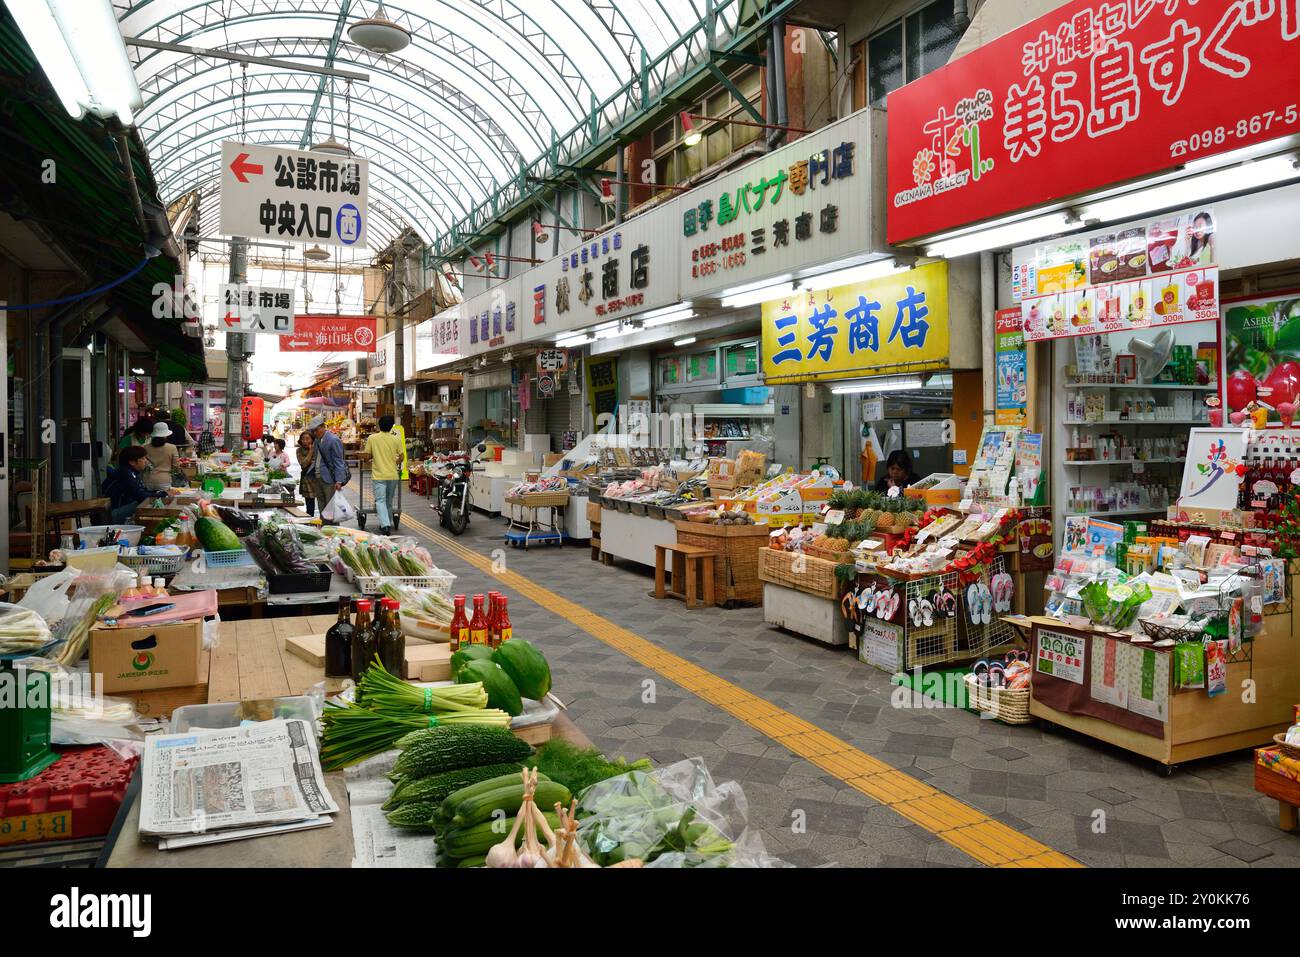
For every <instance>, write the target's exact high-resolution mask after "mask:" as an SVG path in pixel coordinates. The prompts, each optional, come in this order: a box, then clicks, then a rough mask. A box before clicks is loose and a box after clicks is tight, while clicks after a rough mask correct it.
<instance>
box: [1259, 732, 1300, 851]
mask: <svg viewBox="0 0 1300 957" xmlns="http://www.w3.org/2000/svg"><path fill="white" fill-rule="evenodd" d="M1260 750H1266V749H1264V748H1261V749H1260ZM1255 753H1256V755H1257V757H1256V760H1255V790H1256V791H1258V792H1259V793H1260V794H1265V795H1267V796H1269V797H1271V798H1273V800H1275V801H1277V826H1278V827H1280V828H1281V829H1282V830H1284V831H1300V781H1294V780H1292V779H1291V778H1289V777H1287V776H1286V775H1285V774H1278V773H1276V772H1274V771H1270V770H1269V769H1268V768H1266V767H1263V766H1261V765H1260V763H1259V759H1258V754H1259V752H1258V751H1256V752H1255Z"/></svg>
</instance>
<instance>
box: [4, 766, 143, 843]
mask: <svg viewBox="0 0 1300 957" xmlns="http://www.w3.org/2000/svg"><path fill="white" fill-rule="evenodd" d="M61 751H62V754H61V755H60V757H59V760H57V761H55V762H54V764H52V765H50V766H49V767H48V768H46V769H45V770H44V771H42V772H41V773H40V774H38V775H36V776H35V777H33V778H29V779H28V780H26V781H21V782H19V783H18V784H5V785H0V845H3V844H24V843H30V842H33V841H60V840H67V839H70V838H86V837H98V836H99V835H102V834H107V833H108V832H109V830H110V829H111V828H112V826H113V820H114V818H116V817H117V812H118V809H119V808H120V807H121V805H122V798H123V797H124V796H125V795H126V787H127V784H129V783H130V781H131V775H132V773H133V772H134V771H135V766H136V762H137V759H136V758H131V759H130V760H128V761H124V760H122V759H121V758H120V757H118V756H117V754H116V753H115V752H114V751H113V750H112V749H110V748H106V747H104V746H103V745H99V744H97V745H91V746H89V747H78V748H64V749H61Z"/></svg>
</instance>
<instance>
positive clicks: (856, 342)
mask: <svg viewBox="0 0 1300 957" xmlns="http://www.w3.org/2000/svg"><path fill="white" fill-rule="evenodd" d="M762 342H763V376H764V378H765V379H766V381H767V382H768V383H772V382H809V381H816V380H830V379H846V378H854V377H859V376H869V375H880V374H886V373H901V372H921V371H925V370H928V369H943V368H947V366H948V264H947V263H946V262H934V263H928V264H926V265H923V266H917V267H916V268H915V269H909V270H907V271H906V272H901V273H896V274H895V275H892V276H884V277H881V278H879V279H873V280H871V281H869V282H865V283H857V284H854V285H851V286H838V287H835V288H833V289H825V290H818V291H816V292H811V291H802V290H797V291H796V292H794V293H793V294H791V295H789V296H786V297H784V298H782V299H775V300H771V301H769V302H766V303H764V304H763V337H762Z"/></svg>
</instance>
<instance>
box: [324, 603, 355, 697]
mask: <svg viewBox="0 0 1300 957" xmlns="http://www.w3.org/2000/svg"><path fill="white" fill-rule="evenodd" d="M351 604H352V603H351V601H350V600H349V599H348V598H347V597H346V596H345V597H343V598H340V599H339V618H338V621H336V622H334V624H332V625H331V626H330V630H329V631H327V632H325V676H326V677H327V678H349V677H351V676H352V633H353V631H354V629H353V627H352V614H351V612H352V608H351Z"/></svg>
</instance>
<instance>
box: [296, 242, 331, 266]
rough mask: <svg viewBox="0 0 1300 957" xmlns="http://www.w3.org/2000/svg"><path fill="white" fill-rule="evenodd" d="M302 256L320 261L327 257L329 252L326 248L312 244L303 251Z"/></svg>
mask: <svg viewBox="0 0 1300 957" xmlns="http://www.w3.org/2000/svg"><path fill="white" fill-rule="evenodd" d="M302 258H303V259H310V260H311V261H312V262H316V263H320V262H324V261H325V260H327V259H329V258H330V254H329V250H328V249H322V248H321V247H320V246H312V247H311V248H310V249H307V250H304V251H303V254H302Z"/></svg>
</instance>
